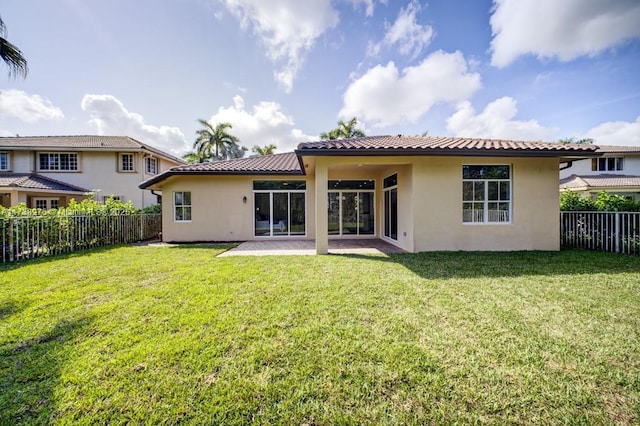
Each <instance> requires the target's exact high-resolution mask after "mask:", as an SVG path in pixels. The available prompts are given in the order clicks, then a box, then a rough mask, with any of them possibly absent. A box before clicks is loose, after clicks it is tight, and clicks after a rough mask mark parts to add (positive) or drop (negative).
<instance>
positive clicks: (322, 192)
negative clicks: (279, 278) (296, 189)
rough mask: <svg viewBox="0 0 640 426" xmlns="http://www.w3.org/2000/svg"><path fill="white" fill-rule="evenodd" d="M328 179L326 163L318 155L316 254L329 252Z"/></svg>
mask: <svg viewBox="0 0 640 426" xmlns="http://www.w3.org/2000/svg"><path fill="white" fill-rule="evenodd" d="M328 179H329V172H328V168H327V163H326V162H325V159H324V158H322V157H319V158H318V159H317V160H316V254H327V253H329V226H328V224H327V223H328V220H329V218H328V214H327V212H328V210H329V202H328V197H329V193H328V190H327V184H328Z"/></svg>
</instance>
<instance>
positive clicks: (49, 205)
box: [32, 197, 60, 210]
mask: <svg viewBox="0 0 640 426" xmlns="http://www.w3.org/2000/svg"><path fill="white" fill-rule="evenodd" d="M38 201H44V204H45V206H44V207H38ZM32 202H33V207H34V208H38V209H43V210H51V209H57V208H58V207H60V199H59V198H56V197H34V198H33V200H32ZM54 203H55V206H54Z"/></svg>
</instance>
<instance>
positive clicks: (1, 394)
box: [0, 318, 91, 425]
mask: <svg viewBox="0 0 640 426" xmlns="http://www.w3.org/2000/svg"><path fill="white" fill-rule="evenodd" d="M90 323H91V320H90V319H88V318H80V319H74V320H71V321H60V322H58V323H57V324H56V325H55V326H54V327H53V328H52V329H51V330H50V331H48V332H47V333H44V334H42V335H41V336H38V337H35V338H32V339H29V340H26V341H21V342H17V343H15V344H13V345H4V347H2V348H1V349H0V407H1V408H0V424H7V425H9V424H20V423H22V424H47V423H51V422H52V421H53V418H54V416H55V404H54V401H53V392H54V389H55V387H56V386H57V385H58V384H59V381H60V373H61V370H62V367H63V366H64V363H65V362H66V360H67V358H68V354H69V346H70V345H73V343H74V342H75V341H76V339H77V337H78V335H79V334H80V333H81V332H82V330H83V329H85V328H86V327H87V326H88V325H89V324H90Z"/></svg>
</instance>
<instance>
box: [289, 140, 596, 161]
mask: <svg viewBox="0 0 640 426" xmlns="http://www.w3.org/2000/svg"><path fill="white" fill-rule="evenodd" d="M596 149H597V146H594V145H578V144H560V143H548V142H525V141H513V140H499V139H478V138H452V137H435V136H425V137H421V136H402V135H397V136H370V137H364V138H351V139H337V140H332V141H321V142H306V143H301V144H299V145H298V149H297V150H296V153H297V154H298V155H349V154H351V155H465V156H540V157H546V156H550V157H562V156H564V155H575V154H582V155H581V156H583V155H584V154H588V153H593V154H594V155H596Z"/></svg>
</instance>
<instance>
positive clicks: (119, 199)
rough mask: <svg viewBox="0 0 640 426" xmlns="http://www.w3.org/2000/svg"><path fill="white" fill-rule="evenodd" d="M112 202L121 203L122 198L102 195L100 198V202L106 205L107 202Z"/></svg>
mask: <svg viewBox="0 0 640 426" xmlns="http://www.w3.org/2000/svg"><path fill="white" fill-rule="evenodd" d="M110 199H111V200H113V201H123V197H122V196H121V195H104V196H103V197H102V202H103V203H106V202H107V200H110Z"/></svg>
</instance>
